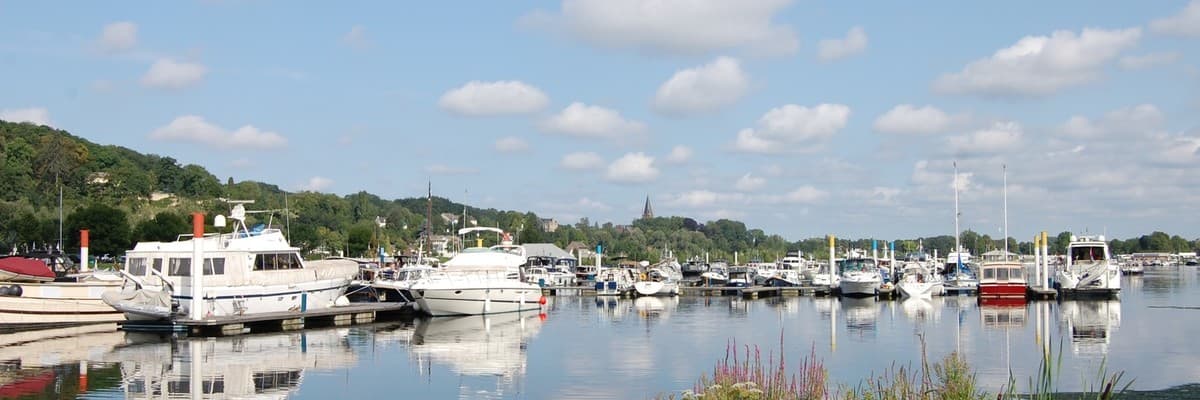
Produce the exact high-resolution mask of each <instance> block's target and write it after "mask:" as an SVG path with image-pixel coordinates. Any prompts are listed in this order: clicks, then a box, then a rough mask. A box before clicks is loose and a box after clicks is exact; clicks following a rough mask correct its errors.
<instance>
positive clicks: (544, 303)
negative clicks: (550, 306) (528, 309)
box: [538, 296, 546, 306]
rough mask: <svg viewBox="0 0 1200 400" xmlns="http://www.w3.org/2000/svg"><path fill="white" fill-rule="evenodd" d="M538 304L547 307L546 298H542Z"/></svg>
mask: <svg viewBox="0 0 1200 400" xmlns="http://www.w3.org/2000/svg"><path fill="white" fill-rule="evenodd" d="M538 304H541V305H543V306H544V305H546V296H542V298H540V299H538Z"/></svg>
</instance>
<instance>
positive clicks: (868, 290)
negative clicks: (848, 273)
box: [840, 279, 879, 297]
mask: <svg viewBox="0 0 1200 400" xmlns="http://www.w3.org/2000/svg"><path fill="white" fill-rule="evenodd" d="M840 287H841V290H842V295H844V296H852V297H867V296H874V295H877V294H879V281H877V280H862V281H859V280H847V279H842V283H841V286H840Z"/></svg>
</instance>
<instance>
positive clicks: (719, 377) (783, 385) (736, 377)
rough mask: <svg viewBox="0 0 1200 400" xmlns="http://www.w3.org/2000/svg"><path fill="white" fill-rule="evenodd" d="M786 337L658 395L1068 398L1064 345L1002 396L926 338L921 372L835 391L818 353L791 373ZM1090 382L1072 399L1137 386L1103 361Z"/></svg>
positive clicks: (698, 398) (706, 398) (695, 399)
mask: <svg viewBox="0 0 1200 400" xmlns="http://www.w3.org/2000/svg"><path fill="white" fill-rule="evenodd" d="M783 348H784V347H783V336H782V334H781V335H780V339H779V350H780V351H779V357H778V361H777V360H776V357H775V351H773V350H772V351H769V352H768V353H767V356H766V359H765V360H764V359H763V356H762V351H761V349H760V348H759V347H758V346H757V345H754V346H750V345H741V346H739V345H738V344H737V342H735V341H730V342H728V343H726V345H725V358H724V359H722V360H721V361H718V362H717V364H716V366H715V367H714V368H713V371H712V373H711V374H705V375H703V376H701V377H700V379H699V380H698V381H697V383H696V385H695V387H694V388H693V389H691V390H685V391H683V392H680V393H673V394H665V395H659V396H657V398H658V399H671V400H676V399H679V400H734V399H765V400H783V399H788V400H793V399H797V400H814V399H842V400H856V399H863V400H910V399H914V400H960V399H961V400H982V399H992V398H994V399H997V400H1007V399H1032V400H1044V399H1055V398H1061V397H1064V394H1063V393H1060V392H1058V384H1057V381H1058V379H1059V378H1060V375H1061V370H1062V368H1061V367H1062V350H1061V345H1060V346H1059V347H1058V349H1057V350H1054V349H1051V350H1050V351H1047V352H1044V353H1043V354H1042V358H1041V361H1040V363H1039V366H1038V372H1037V375H1036V376H1033V377H1030V378H1029V385H1028V389H1027V390H1028V391H1027V392H1026V393H1017V392H1016V386H1017V385H1016V379H1015V378H1014V377H1013V376H1012V374H1011V372H1010V374H1009V381H1008V384H1006V385H1005V386H1004V388H1002V389H1001V390H1000V393H998V394H990V393H987V392H986V391H984V390H982V389H980V388H979V385H978V381H977V380H976V375H975V372H974V370H973V369H972V368H971V366H970V364H969V363H968V362H967V360H966V359H965V358H964V357H962V355H960V354H958V353H957V352H952V353H950V354H947V355H946V356H944V357H942V358H941V359H940V360H938V361H935V362H932V363H931V362H930V361H929V359H928V357H927V356H926V349H925V340H924V337H922V338H921V362H920V365H919V366H918V367H913V366H912V365H896V364H895V363H893V364H892V366H891V367H889V368H888V369H886V370H884V371H883V372H882V373H880V374H875V373H872V374H871V376H870V377H868V378H866V379H864V380H863V381H861V382H860V383H859V384H858V385H856V386H853V387H851V386H846V385H841V386H838V388H837V390H832V391H831V390H830V389H829V388H830V383H829V381H828V377H829V373H828V371H827V370H826V369H825V365H824V363H822V362H821V361H820V360H819V359H817V357H816V350H815V348H813V349H810V350H809V355H808V356H806V357H805V358H804V359H803V360H802V361H801V362H800V364H799V367H798V369H797V370H796V371H792V372H789V371H788V366H787V363H786V360H785V359H784V356H783ZM1082 379H1084V384H1083V387H1084V388H1086V391H1085V392H1084V393H1081V394H1076V395H1071V396H1070V397H1071V398H1077V399H1095V400H1111V399H1116V398H1119V395H1120V394H1121V393H1124V392H1126V391H1127V390H1128V389H1129V388H1130V386H1132V385H1133V380H1128V381H1127V380H1126V379H1125V374H1124V372H1115V373H1110V372H1109V371H1108V368H1107V364H1106V362H1101V363H1100V366H1099V368H1098V369H1097V371H1096V375H1095V376H1093V377H1091V379H1090V381H1089V379H1088V378H1087V377H1082Z"/></svg>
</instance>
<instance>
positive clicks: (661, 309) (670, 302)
mask: <svg viewBox="0 0 1200 400" xmlns="http://www.w3.org/2000/svg"><path fill="white" fill-rule="evenodd" d="M678 306H679V297H677V296H674V297H651V296H645V297H638V298H637V299H634V300H633V309H634V310H637V313H638V315H639V316H641V317H642V318H645V319H648V320H649V319H665V318H667V317H669V316H670V315H671V313H672V312H674V311H675V308H676V307H678Z"/></svg>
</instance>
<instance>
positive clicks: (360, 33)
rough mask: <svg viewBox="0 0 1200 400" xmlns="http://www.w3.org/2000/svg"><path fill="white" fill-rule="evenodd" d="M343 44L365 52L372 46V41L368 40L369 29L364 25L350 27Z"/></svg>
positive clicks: (343, 37)
mask: <svg viewBox="0 0 1200 400" xmlns="http://www.w3.org/2000/svg"><path fill="white" fill-rule="evenodd" d="M342 44H344V45H346V46H349V47H351V48H353V49H356V50H363V49H366V48H367V47H370V46H371V41H370V39H367V28H366V27H364V26H362V25H355V26H352V27H350V31H349V32H346V33H345V34H344V35H342Z"/></svg>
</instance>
